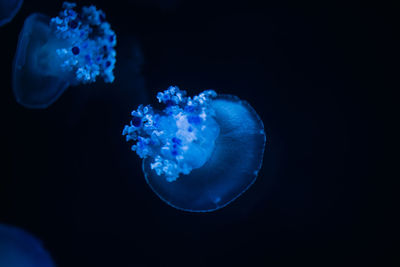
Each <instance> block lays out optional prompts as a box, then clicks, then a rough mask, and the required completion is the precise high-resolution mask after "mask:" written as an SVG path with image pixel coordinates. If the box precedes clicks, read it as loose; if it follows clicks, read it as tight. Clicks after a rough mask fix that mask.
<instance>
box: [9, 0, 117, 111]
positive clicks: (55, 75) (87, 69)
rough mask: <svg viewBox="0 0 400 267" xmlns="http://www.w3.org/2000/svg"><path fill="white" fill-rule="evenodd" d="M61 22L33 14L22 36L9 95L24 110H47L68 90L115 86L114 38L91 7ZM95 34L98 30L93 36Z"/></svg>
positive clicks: (65, 14) (69, 11) (68, 8)
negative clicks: (92, 85)
mask: <svg viewBox="0 0 400 267" xmlns="http://www.w3.org/2000/svg"><path fill="white" fill-rule="evenodd" d="M75 6H76V5H75V4H73V3H67V2H65V3H64V5H63V8H64V10H63V11H61V12H60V14H59V16H57V17H55V18H50V17H48V16H46V15H43V14H39V13H36V14H32V15H30V16H29V17H28V18H27V19H26V20H25V23H24V26H23V28H22V30H21V33H20V36H19V41H18V46H17V51H16V54H15V57H14V65H13V92H14V96H15V99H16V100H17V102H18V103H19V104H21V105H23V106H25V107H28V108H46V107H48V106H49V105H51V104H52V103H54V102H55V101H56V100H57V99H58V98H59V97H60V96H61V95H62V93H63V92H64V91H65V90H66V89H67V88H68V87H69V86H71V85H78V84H86V83H92V82H95V81H96V78H97V77H98V76H100V77H102V78H103V80H104V81H105V82H108V83H111V82H113V81H114V75H113V69H114V65H115V55H116V52H115V50H114V46H115V45H116V36H115V33H114V32H113V31H112V30H111V28H110V25H109V24H108V23H107V22H106V21H105V15H104V13H103V12H102V11H101V10H98V9H96V8H95V7H94V6H90V7H83V8H82V11H81V13H78V12H77V11H75ZM94 29H96V30H94Z"/></svg>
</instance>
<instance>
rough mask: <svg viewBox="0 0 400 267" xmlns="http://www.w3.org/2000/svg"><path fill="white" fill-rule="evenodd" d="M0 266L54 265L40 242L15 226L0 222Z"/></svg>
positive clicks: (42, 266) (28, 266) (48, 266)
mask: <svg viewBox="0 0 400 267" xmlns="http://www.w3.org/2000/svg"><path fill="white" fill-rule="evenodd" d="M0 266H4V267H54V266H55V264H54V263H53V260H52V259H51V257H50V255H49V253H48V252H47V251H46V250H45V249H44V248H43V245H42V242H41V241H39V240H38V239H36V238H35V237H33V236H32V235H30V234H28V233H27V232H25V231H23V230H21V229H18V228H16V227H12V226H7V225H4V224H0Z"/></svg>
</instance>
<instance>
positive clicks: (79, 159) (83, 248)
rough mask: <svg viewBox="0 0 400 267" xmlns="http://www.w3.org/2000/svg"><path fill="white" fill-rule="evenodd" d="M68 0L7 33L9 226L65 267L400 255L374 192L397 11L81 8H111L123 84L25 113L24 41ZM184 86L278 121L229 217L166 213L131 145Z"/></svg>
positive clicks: (41, 7) (143, 1)
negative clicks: (16, 67) (137, 118)
mask: <svg viewBox="0 0 400 267" xmlns="http://www.w3.org/2000/svg"><path fill="white" fill-rule="evenodd" d="M62 2H63V1H58V0H51V1H50V0H48V1H40V0H36V1H33V0H25V1H24V3H23V5H22V7H21V9H20V10H19V12H18V14H16V16H15V17H14V19H13V20H12V21H11V22H9V23H8V24H6V25H4V26H2V27H1V28H0V36H1V37H0V38H1V39H0V40H1V61H0V68H1V72H0V77H1V82H2V83H1V85H0V88H1V97H0V99H1V100H0V101H1V103H0V104H1V107H2V123H1V131H2V149H1V151H2V154H3V157H2V159H3V160H2V168H1V175H0V177H1V178H0V223H1V224H7V225H13V226H16V227H18V228H21V229H24V230H26V231H27V232H29V233H32V234H33V235H34V236H35V237H36V238H38V239H40V240H42V242H43V245H44V247H45V248H46V250H47V251H48V252H49V253H50V255H51V257H52V259H53V260H54V262H55V263H56V265H57V266H59V267H70V266H74V267H77V266H85V267H87V266H96V267H101V266H121V267H122V266H295V264H296V266H298V265H299V264H307V265H308V266H310V265H311V266H343V265H347V264H352V265H358V264H361V263H368V264H371V265H375V264H377V263H378V262H379V261H381V260H382V259H388V257H387V256H385V253H387V252H388V250H387V249H386V248H385V246H386V245H387V243H386V242H382V240H381V238H382V237H381V236H382V235H383V234H382V233H381V231H384V230H379V231H378V230H376V228H377V227H378V223H379V222H380V220H381V218H382V216H380V214H381V213H382V209H383V208H381V206H380V205H378V204H377V202H376V200H377V199H381V198H380V197H379V196H378V192H377V189H375V186H374V181H376V180H377V179H378V180H379V179H381V178H382V172H381V171H380V170H381V169H380V166H379V165H378V164H377V163H378V162H377V158H378V157H380V155H382V153H380V152H381V151H380V150H381V146H382V142H384V141H383V139H380V138H379V137H378V133H379V132H381V131H382V129H383V126H382V123H381V122H380V118H381V117H382V114H381V113H383V112H386V111H387V110H389V107H390V105H386V104H385V103H384V100H383V97H382V95H385V94H386V93H385V92H386V91H385V90H388V89H389V88H392V87H393V86H392V85H391V84H390V81H389V80H388V79H386V78H385V76H386V75H388V74H391V73H394V70H393V69H391V68H390V67H389V66H388V65H387V64H385V60H387V58H389V57H388V56H389V55H390V52H389V47H390V44H391V40H392V39H391V38H392V37H390V36H389V35H390V34H391V31H392V30H393V29H392V28H393V26H391V25H393V23H392V22H393V21H392V19H393V17H391V16H389V15H386V14H385V12H386V10H383V9H382V8H380V7H377V6H373V5H368V4H366V3H363V4H358V3H349V2H347V3H346V5H342V4H340V3H336V4H332V3H331V4H324V3H320V2H319V1H318V2H317V1H316V2H315V3H314V2H306V3H305V2H301V3H300V2H298V1H293V2H286V1H285V2H282V1H274V2H267V1H260V2H257V1H237V2H236V1H216V0H214V1H212V0H203V1H196V0H193V1H185V0H164V1H163V0H113V1H110V0H108V1H106V0H103V1H97V0H92V1H86V0H85V1H78V5H79V6H80V7H81V6H83V5H90V4H94V5H96V6H97V7H98V8H100V9H102V10H103V11H104V12H105V13H106V16H107V20H108V22H109V23H110V24H111V27H112V29H113V30H114V31H115V32H116V34H117V46H116V51H117V62H116V66H115V68H116V69H115V72H114V74H115V77H116V78H115V81H114V83H112V84H105V83H103V82H102V81H100V80H99V81H98V82H96V83H93V84H89V85H79V86H76V87H72V86H71V87H70V88H68V90H66V91H65V92H64V94H63V95H62V96H61V97H60V98H59V99H58V100H57V101H56V102H55V103H54V104H52V105H51V106H50V107H48V108H47V109H43V110H33V109H27V108H24V107H23V106H21V105H19V104H18V103H17V102H16V101H15V99H14V96H13V93H12V87H11V76H12V75H11V70H12V61H13V58H14V53H15V50H16V45H17V41H18V34H19V32H20V30H21V29H22V26H23V22H24V20H25V19H26V18H27V17H28V16H29V15H30V14H32V13H34V12H40V13H43V14H46V15H48V16H52V17H54V16H56V15H57V14H58V12H59V11H60V10H61V8H62ZM261 3H262V4H261ZM385 8H386V9H387V10H392V8H391V7H390V6H388V7H385ZM170 85H176V86H179V87H180V88H181V89H182V90H187V91H188V94H189V95H195V94H198V93H200V92H201V91H203V90H206V89H213V90H215V91H217V92H218V93H222V94H231V95H236V96H238V97H239V98H240V99H243V100H246V101H247V102H248V103H249V104H250V105H251V106H252V107H253V108H254V110H256V112H257V113H258V115H259V116H260V118H261V119H262V120H263V122H264V126H265V132H266V135H267V143H266V147H265V153H264V161H263V165H262V167H261V170H260V172H259V175H258V178H257V180H256V181H255V183H254V184H253V185H252V186H251V187H250V188H249V189H248V190H247V191H246V192H244V193H243V194H242V195H241V196H240V197H239V198H238V199H236V200H235V201H233V202H232V203H230V204H229V205H228V206H226V207H224V208H222V209H220V210H217V211H214V212H209V213H190V212H185V211H181V210H177V209H174V208H173V207H171V206H169V205H167V204H166V203H164V202H163V201H161V200H160V199H159V198H158V197H157V195H156V194H154V192H153V191H152V190H151V188H150V187H149V186H148V185H147V183H146V181H145V178H144V174H143V172H142V164H141V160H140V159H139V158H138V157H137V156H136V155H135V153H134V152H132V151H130V146H129V145H127V143H126V142H125V138H124V137H123V136H122V135H121V132H122V129H123V127H124V125H125V124H126V122H129V120H130V112H131V111H132V110H133V109H136V108H137V106H138V105H139V104H152V105H155V106H157V104H156V103H155V100H154V96H155V95H156V93H157V92H158V91H161V90H165V89H167V88H168V86H170ZM381 229H382V228H381ZM383 229H384V228H383ZM376 244H379V247H377V246H376ZM364 266H367V265H364ZM381 266H388V265H381ZM1 267H2V266H1Z"/></svg>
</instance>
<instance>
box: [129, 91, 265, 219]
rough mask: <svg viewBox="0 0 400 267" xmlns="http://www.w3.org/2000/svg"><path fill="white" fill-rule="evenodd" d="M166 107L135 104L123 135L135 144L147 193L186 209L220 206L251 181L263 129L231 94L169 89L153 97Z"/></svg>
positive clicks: (244, 104) (257, 164)
mask: <svg viewBox="0 0 400 267" xmlns="http://www.w3.org/2000/svg"><path fill="white" fill-rule="evenodd" d="M157 98H158V100H159V102H161V103H164V104H166V105H167V107H166V108H165V109H164V110H163V111H154V110H153V109H152V108H151V107H150V106H145V107H144V106H139V108H138V109H137V110H135V111H133V112H132V120H131V123H130V125H127V126H125V128H124V130H123V133H122V134H123V135H126V139H127V141H136V143H135V144H134V145H133V146H132V150H134V151H136V153H137V154H138V155H139V156H140V157H141V158H143V159H144V160H143V171H144V174H145V178H146V181H147V183H148V184H149V185H150V187H151V188H152V190H153V191H154V192H155V193H156V194H157V195H158V196H159V197H160V198H161V199H162V200H163V201H165V202H166V203H168V204H169V205H171V206H173V207H175V208H177V209H182V210H186V211H194V212H206V211H213V210H216V209H219V208H222V207H224V206H226V205H227V204H229V203H230V202H231V201H233V200H234V199H236V198H237V197H238V196H239V195H241V194H242V193H243V192H244V191H246V190H247V188H249V187H250V185H252V184H253V183H254V181H255V180H256V177H257V175H258V171H259V169H260V168H261V165H262V159H263V155H264V147H265V133H264V126H263V123H262V121H261V120H260V118H259V116H258V115H257V113H256V112H255V111H254V109H253V108H252V107H251V106H250V105H249V104H248V103H247V102H245V101H243V100H240V99H239V98H237V97H235V96H231V95H217V94H216V93H215V92H214V91H212V90H208V91H204V92H203V93H201V94H199V95H198V96H195V97H193V98H191V97H186V92H185V91H180V90H179V89H178V88H177V87H173V86H171V87H170V88H168V90H166V91H164V92H163V93H158V95H157Z"/></svg>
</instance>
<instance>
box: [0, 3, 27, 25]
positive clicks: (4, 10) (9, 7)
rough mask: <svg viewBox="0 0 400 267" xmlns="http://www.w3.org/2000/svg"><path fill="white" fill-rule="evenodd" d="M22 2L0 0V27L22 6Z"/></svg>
mask: <svg viewBox="0 0 400 267" xmlns="http://www.w3.org/2000/svg"><path fill="white" fill-rule="evenodd" d="M22 2H24V1H22V0H0V26H3V25H4V24H7V23H9V22H10V21H11V20H12V19H13V18H14V17H15V15H16V14H17V13H18V11H19V9H20V8H21V6H22Z"/></svg>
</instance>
